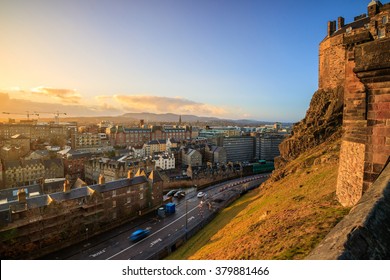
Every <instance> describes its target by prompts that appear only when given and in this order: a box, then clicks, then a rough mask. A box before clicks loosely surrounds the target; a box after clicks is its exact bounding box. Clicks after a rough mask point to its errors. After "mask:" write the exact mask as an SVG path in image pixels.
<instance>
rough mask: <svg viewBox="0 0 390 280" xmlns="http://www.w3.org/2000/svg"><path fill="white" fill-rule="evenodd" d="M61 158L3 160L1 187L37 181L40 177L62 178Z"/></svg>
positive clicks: (62, 166)
mask: <svg viewBox="0 0 390 280" xmlns="http://www.w3.org/2000/svg"><path fill="white" fill-rule="evenodd" d="M63 177H64V164H63V161H62V159H45V160H39V159H32V160H17V161H3V165H2V179H3V180H2V188H5V189H6V188H12V187H17V186H25V185H31V184H36V183H38V182H39V181H40V180H41V179H42V178H46V179H49V178H63Z"/></svg>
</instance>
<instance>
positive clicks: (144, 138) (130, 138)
mask: <svg viewBox="0 0 390 280" xmlns="http://www.w3.org/2000/svg"><path fill="white" fill-rule="evenodd" d="M107 132H108V135H109V138H110V142H111V145H112V146H134V145H143V144H144V143H147V142H149V141H150V140H151V130H150V129H148V128H125V127H124V126H122V125H117V126H113V127H111V128H109V129H107Z"/></svg>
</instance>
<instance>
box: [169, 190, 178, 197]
mask: <svg viewBox="0 0 390 280" xmlns="http://www.w3.org/2000/svg"><path fill="white" fill-rule="evenodd" d="M178 191H179V190H170V191H169V192H168V193H167V196H174V195H175V193H177V192H178Z"/></svg>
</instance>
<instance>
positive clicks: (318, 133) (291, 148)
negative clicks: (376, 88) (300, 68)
mask: <svg viewBox="0 0 390 280" xmlns="http://www.w3.org/2000/svg"><path fill="white" fill-rule="evenodd" d="M343 96H344V88H343V87H336V88H335V89H328V90H323V89H320V90H318V91H317V92H315V93H314V95H313V97H312V100H311V102H310V107H309V109H308V110H307V112H306V116H305V118H304V119H303V120H301V121H300V122H298V123H296V124H295V125H294V127H293V131H292V135H291V136H290V137H289V138H287V139H286V140H285V141H283V142H282V143H281V144H280V146H279V149H280V158H279V159H277V160H276V167H277V169H278V168H280V167H282V166H284V164H285V163H286V162H289V161H291V160H294V159H295V158H297V157H298V156H299V155H300V154H301V153H303V152H305V151H306V150H307V149H310V148H313V147H315V146H317V145H319V144H321V143H323V142H325V141H327V140H328V139H330V140H334V139H333V138H339V137H341V126H342V118H343Z"/></svg>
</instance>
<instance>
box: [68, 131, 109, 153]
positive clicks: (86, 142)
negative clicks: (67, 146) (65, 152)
mask: <svg viewBox="0 0 390 280" xmlns="http://www.w3.org/2000/svg"><path fill="white" fill-rule="evenodd" d="M102 146H103V145H102V138H101V136H100V134H99V133H90V132H86V133H75V134H72V137H71V147H72V149H75V150H77V149H88V148H101V147H102Z"/></svg>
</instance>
